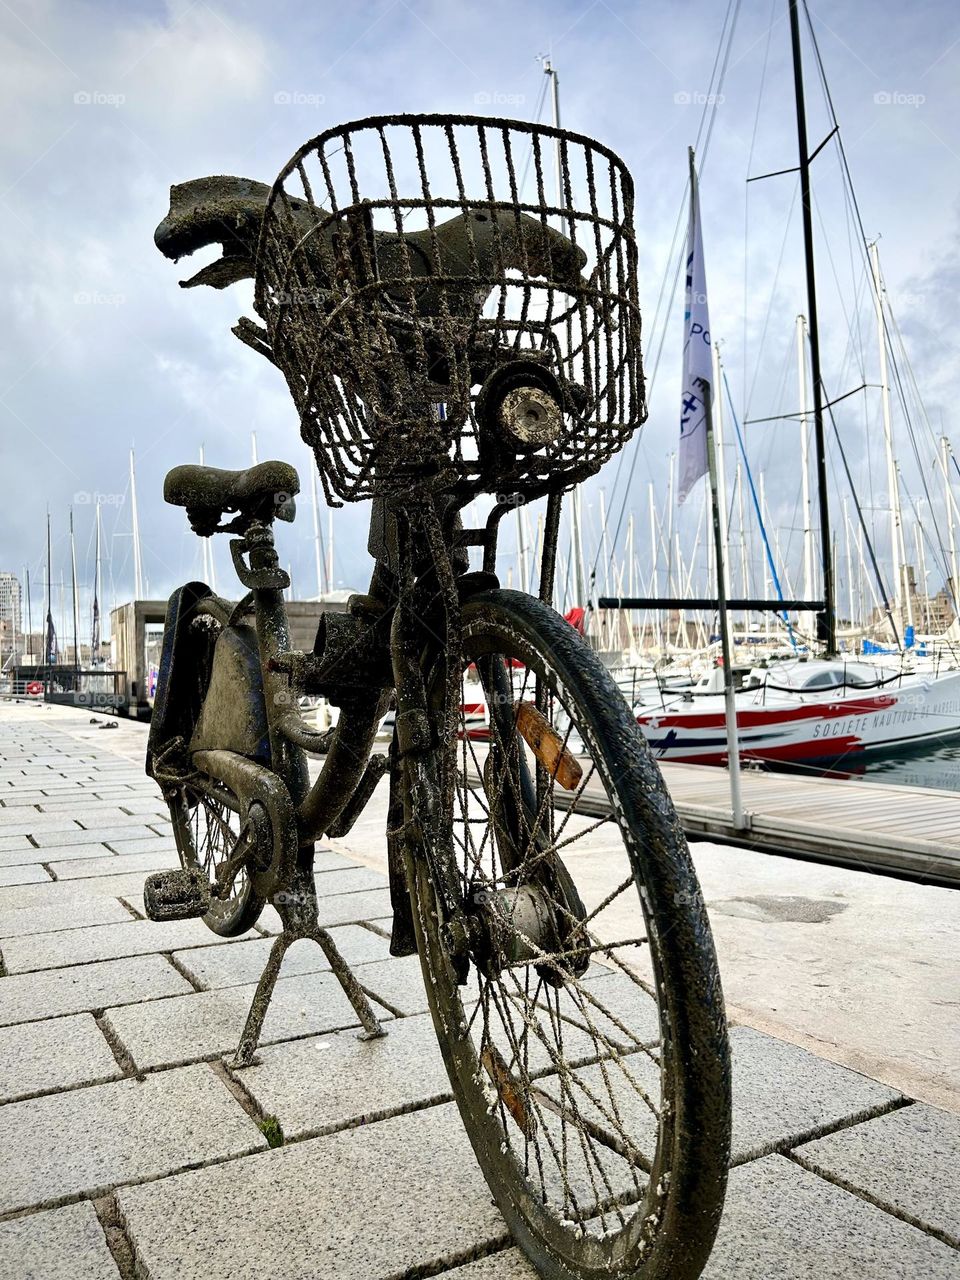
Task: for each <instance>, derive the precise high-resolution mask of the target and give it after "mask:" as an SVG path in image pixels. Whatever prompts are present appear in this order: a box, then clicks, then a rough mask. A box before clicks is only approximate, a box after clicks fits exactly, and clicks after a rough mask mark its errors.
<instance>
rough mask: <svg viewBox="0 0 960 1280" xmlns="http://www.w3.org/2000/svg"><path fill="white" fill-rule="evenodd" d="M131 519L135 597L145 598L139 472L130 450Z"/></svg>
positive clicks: (135, 598) (138, 598) (136, 598)
mask: <svg viewBox="0 0 960 1280" xmlns="http://www.w3.org/2000/svg"><path fill="white" fill-rule="evenodd" d="M130 512H131V514H130V521H131V525H130V528H131V532H132V534H133V598H134V600H142V599H143V560H142V559H141V556H140V516H139V515H138V513H137V474H136V469H135V467H134V459H133V450H132V449H131V450H130Z"/></svg>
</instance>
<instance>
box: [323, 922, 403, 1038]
mask: <svg viewBox="0 0 960 1280" xmlns="http://www.w3.org/2000/svg"><path fill="white" fill-rule="evenodd" d="M305 936H306V937H308V938H312V939H313V940H314V942H317V943H319V945H320V946H321V947H322V948H323V953H324V955H325V956H326V957H327V959H328V960H329V962H330V968H331V969H332V970H333V973H334V975H335V977H336V978H337V979H338V980H339V982H340V985H341V987H343V992H344V995H345V996H346V997H347V999H348V1000H349V1001H350V1003H351V1004H352V1005H353V1009H354V1012H355V1013H356V1015H357V1017H358V1018H359V1019H360V1022H361V1024H362V1025H363V1032H362V1034H361V1036H360V1039H361V1040H374V1039H376V1037H377V1036H385V1035H386V1034H387V1033H386V1031H385V1030H384V1028H383V1027H382V1026H381V1025H380V1020H379V1019H378V1018H377V1015H376V1014H375V1013H374V1012H373V1006H372V1005H371V1003H370V1001H369V1000H368V999H367V994H366V992H365V991H364V990H363V988H362V987H361V986H360V983H359V982H358V981H357V979H356V975H355V974H354V972H353V970H352V969H351V968H350V966H349V965H348V964H347V962H346V960H344V958H343V956H342V955H341V954H340V952H339V951H338V950H337V944H336V943H335V942H334V940H333V939H332V938H331V937H330V934H329V933H328V932H327V931H326V929H321V928H319V927H315V928H313V929H311V930H310V931H309V932H308V933H307V934H305Z"/></svg>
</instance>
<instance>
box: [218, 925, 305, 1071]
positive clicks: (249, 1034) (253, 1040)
mask: <svg viewBox="0 0 960 1280" xmlns="http://www.w3.org/2000/svg"><path fill="white" fill-rule="evenodd" d="M291 942H296V936H295V935H294V934H291V933H287V932H283V933H281V934H280V936H279V937H278V938H277V939H276V940H275V941H274V944H273V946H272V947H271V948H270V955H269V958H268V959H267V963H266V965H265V966H264V969H263V973H261V975H260V981H259V982H258V983H257V989H256V991H255V992H254V993H253V1001H252V1003H251V1005H250V1012H249V1013H248V1014H247V1021H246V1024H245V1026H244V1028H243V1035H242V1036H241V1037H240V1044H239V1046H238V1047H237V1052H236V1055H235V1056H234V1059H233V1062H232V1063H231V1064H230V1065H231V1066H234V1067H249V1066H250V1065H251V1063H252V1062H253V1055H254V1054H255V1053H256V1051H257V1045H258V1043H259V1041H260V1032H261V1031H262V1030H263V1020H264V1018H265V1017H266V1016H267V1009H268V1008H269V1007H270V997H271V996H272V995H273V989H274V987H275V986H276V985H277V978H278V977H279V976H280V966H281V965H282V964H283V957H284V956H285V955H286V953H287V948H288V947H289V946H290V944H291Z"/></svg>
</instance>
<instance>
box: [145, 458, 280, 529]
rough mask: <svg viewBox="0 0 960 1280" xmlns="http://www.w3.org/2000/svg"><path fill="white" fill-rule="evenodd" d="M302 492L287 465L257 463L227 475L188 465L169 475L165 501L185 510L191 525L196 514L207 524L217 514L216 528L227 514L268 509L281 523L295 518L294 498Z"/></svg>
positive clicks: (212, 469) (214, 468)
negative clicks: (222, 515)
mask: <svg viewBox="0 0 960 1280" xmlns="http://www.w3.org/2000/svg"><path fill="white" fill-rule="evenodd" d="M299 492H300V477H299V476H298V475H297V472H296V468H294V467H291V466H290V464H289V463H288V462H276V461H274V462H258V463H257V464H256V466H253V467H247V468H246V469H245V470H243V471H224V470H222V469H221V468H219V467H201V466H196V465H193V464H187V465H186V466H182V467H174V468H173V470H172V471H168V472H167V474H166V478H165V479H164V482H163V498H164V501H165V502H169V503H171V505H173V506H175V507H186V508H187V510H188V512H189V513H190V516H191V520H190V523H191V524H192V525H195V520H194V514H195V513H196V514H197V515H202V516H203V517H204V518H205V519H204V520H203V521H202V523H205V524H206V523H208V522H209V517H210V516H211V515H212V514H214V513H215V516H216V518H215V520H214V524H216V522H217V521H218V520H219V518H220V515H221V513H222V512H224V511H244V512H249V513H251V514H253V513H255V512H256V511H257V508H263V507H264V506H265V505H266V506H267V507H268V508H272V509H273V515H275V516H276V517H277V518H278V519H280V520H292V519H293V517H294V504H293V501H292V499H293V496H294V495H295V494H297V493H299Z"/></svg>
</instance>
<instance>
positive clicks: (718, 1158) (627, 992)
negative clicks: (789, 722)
mask: <svg viewBox="0 0 960 1280" xmlns="http://www.w3.org/2000/svg"><path fill="white" fill-rule="evenodd" d="M462 626H463V658H464V665H465V671H464V680H463V684H462V706H461V710H460V730H459V734H458V742H457V744H456V757H457V760H456V768H455V770H454V776H453V779H452V786H450V787H449V788H448V794H450V795H451V796H452V802H453V812H452V813H451V814H449V819H450V827H449V831H450V838H449V842H448V845H447V847H446V848H445V849H443V850H440V851H439V856H440V857H441V858H443V859H445V861H446V874H445V875H444V876H443V877H442V878H443V879H444V880H446V881H447V882H448V883H449V882H450V881H451V880H452V881H454V882H455V883H456V884H457V885H458V886H459V894H460V896H461V900H462V903H463V906H464V910H465V920H466V927H465V928H461V927H459V926H457V927H455V928H449V927H447V924H446V922H445V920H444V918H443V915H444V912H443V907H442V905H441V903H440V901H439V899H438V896H437V894H436V893H435V891H434V885H433V880H432V877H431V874H430V872H429V870H428V868H427V866H426V863H425V860H424V859H421V858H416V857H415V854H413V853H408V878H409V882H410V886H411V894H412V899H413V908H414V910H413V914H414V922H415V927H416V931H417V937H418V946H419V950H420V956H421V963H422V968H423V974H424V981H425V984H426V989H427V995H428V998H429V1003H430V1007H431V1011H432V1014H433V1018H434V1024H435V1027H436V1031H437V1035H438V1038H439V1041H440V1047H441V1051H442V1053H443V1057H444V1060H445V1063H446V1066H447V1070H448V1073H449V1075H450V1080H451V1083H452V1086H453V1091H454V1094H455V1097H456V1100H457V1103H458V1105H459V1108H460V1112H461V1115H462V1117H463V1121H464V1124H465V1127H466V1129H467V1133H468V1135H469V1137H470V1141H471V1143H472V1145H473V1148H474V1151H475V1152H476V1155H477V1158H478V1161H479V1163H480V1166H481V1168H482V1170H483V1173H484V1175H485V1177H486V1178H487V1181H488V1183H489V1185H490V1188H491V1191H492V1192H493V1195H494V1197H495V1199H496V1201H497V1204H498V1206H499V1208H500V1210H501V1212H502V1213H503V1215H504V1217H505V1218H506V1220H507V1222H508V1224H509V1226H510V1227H511V1229H512V1231H513V1233H514V1236H515V1237H516V1239H517V1241H518V1242H519V1243H520V1245H521V1246H522V1247H523V1248H524V1250H525V1251H526V1253H527V1254H528V1256H529V1257H530V1258H531V1260H532V1261H533V1263H534V1265H535V1266H536V1267H537V1268H538V1270H539V1271H540V1274H541V1275H542V1276H544V1277H547V1280H572V1278H573V1277H576V1278H577V1280H585V1278H590V1280H600V1277H603V1280H668V1278H669V1280H693V1278H694V1277H696V1276H699V1274H700V1272H701V1270H702V1268H703V1266H704V1265H705V1263H706V1260H707V1257H708V1256H709V1253H710V1249H711V1247H712V1244H713V1240H714V1237H715V1234H716V1230H717V1226H718V1224H719V1219H720V1213H721V1209H722V1205H723V1197H724V1192H725V1187H726V1174H727V1165H728V1161H729V1148H730V1062H729V1047H728V1042H727V1034H726V1021H725V1016H724V1009H723V997H722V992H721V988H720V981H719V975H718V971H717V965H716V957H715V953H714V949H713V943H712V939H711V935H710V929H709V924H708V922H707V917H706V912H705V910H704V907H703V902H702V899H701V896H700V892H699V887H698V884H697V880H696V875H695V873H694V870H693V866H692V864H691V862H690V857H689V852H688V850H687V846H686V842H685V840H684V837H683V834H682V832H681V830H680V827H679V824H678V822H677V819H676V815H675V813H674V810H673V806H672V804H671V802H670V798H669V795H668V794H667V791H666V788H665V786H664V784H663V781H662V778H661V776H660V773H659V770H658V769H657V767H656V765H655V764H654V762H653V760H652V759H651V757H650V755H649V752H648V751H647V749H646V746H645V743H644V741H643V738H642V735H641V733H640V730H639V728H638V726H637V724H636V723H635V721H634V720H633V717H632V715H631V713H630V711H629V708H628V707H627V705H626V703H625V702H624V700H623V698H622V697H621V696H620V695H619V693H618V691H617V689H616V686H615V685H614V684H613V682H612V680H611V679H610V677H609V675H608V674H607V673H606V672H605V670H604V669H603V667H602V666H601V664H600V663H599V661H598V660H597V658H596V656H595V655H594V654H593V653H592V652H591V651H590V650H589V649H588V648H587V646H586V645H585V644H584V643H583V641H582V640H581V638H580V637H579V636H578V635H577V633H576V632H575V631H574V630H573V628H571V627H570V626H569V624H567V623H566V622H564V621H563V619H561V618H560V617H558V615H557V614H556V613H555V612H554V611H553V610H551V609H548V608H547V607H546V606H544V605H543V604H541V603H540V602H539V601H536V600H533V599H531V598H530V597H529V596H525V595H522V594H520V593H517V592H510V591H497V592H490V593H486V594H484V595H481V596H477V597H475V598H473V599H472V600H470V601H469V602H468V603H467V604H466V605H465V606H464V609H463V615H462ZM437 665H439V664H437ZM430 676H431V678H432V685H431V688H432V690H433V693H432V697H433V699H434V703H435V707H436V708H437V709H438V710H439V709H440V708H441V707H442V699H443V696H444V692H443V690H444V677H443V674H442V671H439V672H438V670H437V669H436V666H435V669H434V670H432V671H431V673H430ZM477 677H479V680H480V683H481V685H482V687H483V692H484V694H485V700H486V702H487V704H488V707H489V709H490V714H489V722H490V729H489V737H488V738H487V740H482V739H481V738H479V737H478V736H477V731H476V729H475V728H473V727H471V723H469V721H470V718H471V712H472V709H473V708H474V707H475V705H476V702H477V686H476V678H477ZM451 767H452V766H451Z"/></svg>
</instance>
